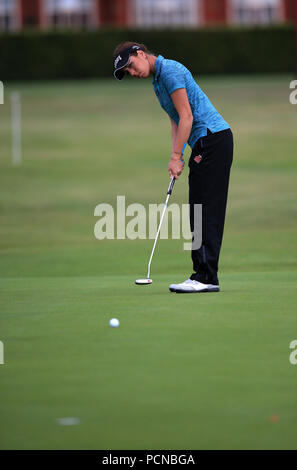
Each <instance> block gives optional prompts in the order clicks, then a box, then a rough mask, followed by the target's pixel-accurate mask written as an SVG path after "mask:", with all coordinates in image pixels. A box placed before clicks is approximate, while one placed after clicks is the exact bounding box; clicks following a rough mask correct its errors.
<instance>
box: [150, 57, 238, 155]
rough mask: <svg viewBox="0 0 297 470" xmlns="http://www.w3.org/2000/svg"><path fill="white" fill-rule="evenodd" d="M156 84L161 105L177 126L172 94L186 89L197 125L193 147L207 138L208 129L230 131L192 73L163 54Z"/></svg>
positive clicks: (158, 67) (157, 61) (192, 141)
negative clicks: (198, 141) (201, 139)
mask: <svg viewBox="0 0 297 470" xmlns="http://www.w3.org/2000/svg"><path fill="white" fill-rule="evenodd" d="M153 85H154V90H155V93H156V95H157V98H158V100H159V102H160V105H161V106H162V108H163V109H164V110H165V111H166V113H167V114H169V116H170V117H171V118H172V119H173V121H174V122H175V123H176V124H177V125H178V123H179V115H178V112H177V111H176V109H175V107H174V104H173V102H172V99H171V97H170V95H171V94H172V93H173V92H174V91H175V90H177V89H178V88H185V89H186V92H187V95H188V100H189V103H190V106H191V110H192V114H193V125H192V130H191V134H190V136H189V140H188V144H189V145H190V147H191V148H193V147H194V145H195V143H196V142H197V140H198V139H199V138H200V137H204V136H206V135H207V129H209V130H210V131H211V132H218V131H222V130H224V129H229V128H230V126H229V124H228V123H227V122H226V121H225V120H224V119H223V118H222V116H221V115H220V114H219V113H218V111H217V110H216V109H215V107H214V106H213V105H212V104H211V102H210V100H209V99H208V97H207V96H206V94H205V93H203V91H202V90H201V88H200V87H199V85H198V84H197V83H196V82H195V80H194V78H193V76H192V74H191V72H190V71H189V70H188V69H187V68H186V67H185V66H184V65H182V64H180V63H179V62H176V61H175V60H169V59H164V57H163V56H161V55H159V56H158V57H157V60H156V62H155V76H154V79H153Z"/></svg>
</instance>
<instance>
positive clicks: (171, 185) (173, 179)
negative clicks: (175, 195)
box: [167, 177, 175, 194]
mask: <svg viewBox="0 0 297 470" xmlns="http://www.w3.org/2000/svg"><path fill="white" fill-rule="evenodd" d="M174 183H175V178H174V177H173V178H171V181H170V184H169V188H168V191H167V194H171V193H172V190H173V186H174Z"/></svg>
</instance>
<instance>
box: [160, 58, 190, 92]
mask: <svg viewBox="0 0 297 470" xmlns="http://www.w3.org/2000/svg"><path fill="white" fill-rule="evenodd" d="M164 85H165V87H166V89H167V91H168V93H169V95H171V93H173V92H174V91H175V90H177V89H178V88H186V79H185V72H184V70H183V69H182V68H179V67H177V66H172V65H170V66H168V67H166V73H165V74H164Z"/></svg>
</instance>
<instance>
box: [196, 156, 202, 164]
mask: <svg viewBox="0 0 297 470" xmlns="http://www.w3.org/2000/svg"><path fill="white" fill-rule="evenodd" d="M194 160H195V162H196V163H200V162H201V160H202V157H201V155H197V157H195V158H194Z"/></svg>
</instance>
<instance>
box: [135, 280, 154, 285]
mask: <svg viewBox="0 0 297 470" xmlns="http://www.w3.org/2000/svg"><path fill="white" fill-rule="evenodd" d="M152 282H153V281H152V280H151V279H136V281H135V284H138V285H141V286H147V285H148V284H151V283H152Z"/></svg>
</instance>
